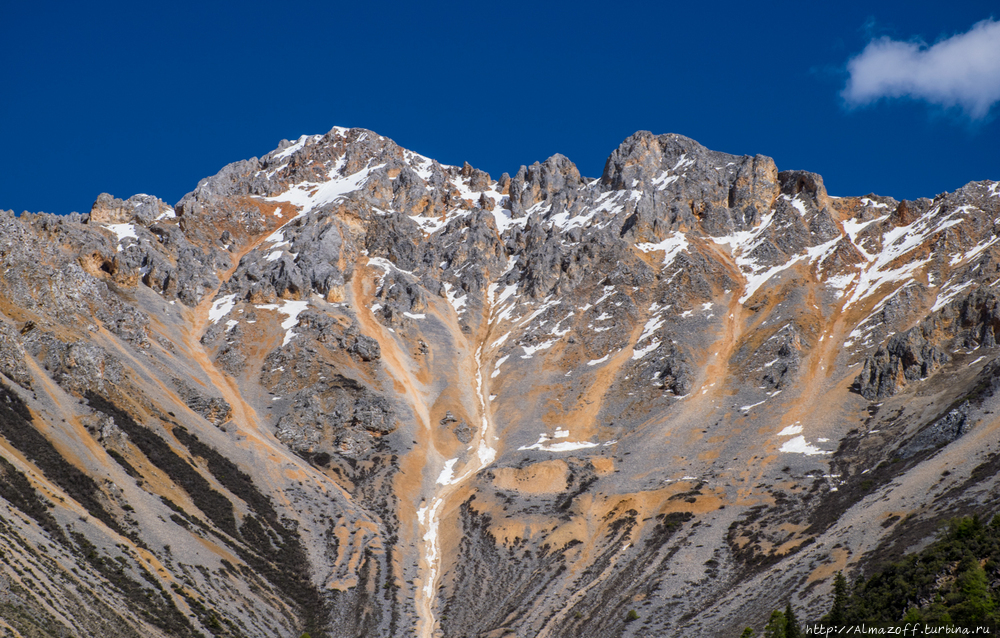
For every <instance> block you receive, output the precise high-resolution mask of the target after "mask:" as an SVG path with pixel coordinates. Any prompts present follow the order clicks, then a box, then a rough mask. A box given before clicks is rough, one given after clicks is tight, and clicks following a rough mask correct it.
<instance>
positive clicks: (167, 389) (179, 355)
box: [0, 128, 1000, 638]
mask: <svg viewBox="0 0 1000 638" xmlns="http://www.w3.org/2000/svg"><path fill="white" fill-rule="evenodd" d="M998 238H1000V184H998V183H997V182H991V181H983V182H972V183H969V184H968V185H966V186H964V187H962V188H960V189H958V190H957V191H955V192H953V193H945V194H941V195H938V196H937V197H935V198H934V199H918V200H915V201H896V200H894V199H892V198H889V197H880V196H876V195H868V196H865V197H834V196H831V195H829V194H828V193H827V192H826V189H825V187H824V185H823V180H822V179H821V178H820V176H818V175H815V174H813V173H808V172H804V171H779V170H778V168H777V167H776V166H775V164H774V162H773V161H772V160H771V159H770V158H767V157H764V156H760V155H758V156H756V157H749V156H734V155H728V154H725V153H719V152H714V151H710V150H708V149H706V148H704V147H702V146H701V145H699V144H698V143H697V142H694V141H693V140H690V139H688V138H685V137H682V136H679V135H660V136H656V135H653V134H651V133H647V132H640V133H636V134H635V135H633V136H631V137H630V138H628V139H627V140H625V141H624V142H623V143H622V144H621V146H619V147H618V148H617V149H616V150H615V151H614V152H612V154H611V155H610V157H609V158H608V161H607V164H606V166H605V169H604V172H603V174H602V175H600V176H599V177H596V178H588V177H584V176H582V175H580V173H579V171H578V170H577V168H576V166H575V165H574V164H573V163H572V162H571V161H569V160H568V159H567V158H565V157H563V156H561V155H556V156H553V157H551V158H549V159H548V160H546V161H545V162H543V163H536V164H534V165H532V166H529V167H524V166H522V167H521V168H520V170H518V171H517V172H516V173H515V174H514V175H513V176H510V175H507V174H504V175H502V176H500V177H499V179H494V178H493V177H492V176H490V175H488V174H487V173H485V172H483V171H481V170H478V169H475V168H473V167H472V166H470V165H468V164H466V165H464V166H462V167H455V166H444V165H441V164H439V163H438V162H436V161H434V160H432V159H429V158H426V157H423V156H421V155H419V154H417V153H414V152H412V151H409V150H407V149H403V148H400V147H399V146H397V145H396V144H395V143H393V142H392V141H391V140H389V139H386V138H384V137H381V136H379V135H378V134H376V133H374V132H372V131H367V130H363V129H343V128H334V129H333V130H332V131H330V132H329V133H327V134H325V135H312V136H303V137H301V138H299V139H298V140H297V141H295V142H287V141H283V142H282V143H281V144H280V145H279V146H278V148H277V149H276V150H274V151H272V152H270V153H268V154H267V155H264V156H263V157H262V158H254V159H250V160H246V161H240V162H236V163H234V164H230V165H229V166H226V167H225V168H223V169H222V170H221V171H220V172H219V173H218V174H217V175H215V176H213V177H209V178H207V179H204V180H202V181H201V182H200V183H199V184H198V185H197V187H196V188H195V189H194V190H193V191H192V192H191V193H189V194H187V195H185V196H184V198H182V199H181V201H180V202H177V203H176V204H175V205H173V206H170V205H168V204H166V203H164V202H162V201H160V200H159V199H157V198H156V197H153V196H150V195H135V196H133V197H130V198H129V199H126V200H121V199H117V198H115V197H113V196H111V195H107V194H102V195H101V196H100V197H98V199H97V201H96V202H95V203H94V206H93V208H92V210H91V211H90V212H89V213H88V214H83V215H81V214H71V215H68V216H54V215H47V214H30V213H23V214H21V215H19V216H17V215H14V214H13V213H12V212H0V265H2V275H0V538H2V543H0V551H2V554H3V559H4V560H3V561H2V563H0V627H2V628H3V630H4V631H7V632H8V634H9V635H14V636H24V637H29V636H43V635H51V636H65V637H69V636H77V637H80V638H84V637H88V636H108V637H133V636H135V637H138V636H143V637H145V636H154V637H155V636H192V637H193V636H206V637H207V636H220V637H221V636H227V637H229V636H232V637H236V636H240V637H247V638H250V637H258V636H259V637H265V636H267V637H273V636H283V637H290V638H298V637H299V636H301V635H302V634H304V633H308V634H309V635H310V636H311V637H312V638H321V637H324V636H326V637H329V638H334V637H337V638H340V637H344V638H347V637H352V638H353V637H362V636H418V637H420V638H431V637H435V636H441V637H454V638H459V637H472V636H484V637H490V638H498V637H501V636H537V637H539V638H546V637H548V638H558V637H563V636H580V637H584V638H598V637H602V638H603V637H607V636H660V635H664V636H666V635H680V636H707V635H717V636H730V635H731V636H739V635H740V633H741V632H742V631H743V628H744V627H746V626H747V625H753V626H763V624H764V623H765V622H767V620H768V618H769V616H770V614H771V612H772V610H774V609H782V608H785V605H786V603H791V605H793V606H794V608H795V610H796V613H797V614H799V617H800V618H812V617H818V616H819V615H820V614H822V613H823V611H822V610H825V609H827V608H828V607H829V605H830V601H831V600H832V595H833V589H834V581H835V575H836V574H837V573H838V572H842V573H845V574H849V575H850V576H851V579H852V580H861V579H864V578H866V577H868V576H870V575H871V574H873V573H875V572H873V571H872V570H873V569H874V568H875V566H876V565H879V564H883V563H885V562H887V561H889V562H891V561H894V560H902V559H903V557H904V556H905V555H907V554H909V553H912V552H914V551H916V550H919V549H920V548H922V547H925V546H926V545H927V543H929V542H930V541H931V540H932V539H933V537H934V530H936V529H937V528H938V526H940V525H941V524H942V523H943V522H944V521H947V520H952V519H953V518H955V517H958V516H966V515H974V514H980V515H982V516H983V517H986V516H987V514H991V513H992V512H994V511H995V510H996V509H997V507H996V502H995V498H994V496H993V495H995V494H997V493H998V485H997V482H998V478H1000V455H998V452H1000V437H998V436H997V429H998V427H1000V416H998V409H1000V397H998V396H997V389H998V388H1000V358H998V354H1000V350H998V344H997V338H998V334H1000V294H998V292H997V289H996V287H995V286H996V285H997V284H998V283H1000V245H998V244H997V242H998ZM990 529H993V528H990ZM967 562H968V561H967ZM935 565H937V567H938V568H940V569H941V570H944V571H947V570H948V569H952V568H953V567H954V565H952V564H951V563H948V562H941V563H940V565H938V564H937V563H935ZM966 567H968V570H966V571H969V570H971V571H970V573H971V572H972V571H975V569H973V568H972V566H971V563H970V565H966ZM993 567H994V566H993V565H992V564H991V565H990V567H989V569H992V568H993ZM952 571H954V569H952ZM949 573H951V572H949ZM962 573H964V572H962ZM925 576H926V579H925V580H927V582H928V583H930V582H932V581H933V579H934V578H937V577H938V576H942V577H947V574H943V575H935V574H930V573H928V574H925ZM979 576H980V575H979V572H976V574H975V577H976V578H979ZM969 578H972V576H970V577H969ZM865 582H871V581H865ZM922 582H923V581H922ZM977 582H978V581H977ZM876 586H878V587H882V585H879V584H878V583H875V584H873V585H870V586H869V587H876ZM871 591H872V592H876V590H875V589H872V590H871ZM881 591H882V590H878V592H881ZM886 591H889V590H886ZM922 591H923V590H920V591H917V590H914V591H913V592H912V594H913V595H912V596H910V598H908V599H907V600H908V601H910V602H913V601H916V602H914V603H913V605H917V606H918V607H919V605H918V603H919V601H920V596H922V595H923V594H921V593H920V592H922ZM928 591H929V590H928ZM873 595H875V594H874V593H873ZM877 595H878V596H883V594H882V593H877ZM911 598H912V600H910V599H911ZM933 602H934V601H933V600H932V601H930V602H929V603H928V605H931V604H932V603H933ZM858 604H859V605H860V603H858ZM913 605H911V607H912V606H913ZM852 609H860V607H855V608H852ZM809 610H813V611H809ZM898 611H899V612H900V613H901V614H905V613H921V614H925V616H926V617H935V618H936V617H938V616H940V614H941V613H943V611H942V610H941V609H937V608H934V609H931V607H930V606H928V607H927V609H923V610H922V611H921V609H917V611H916V612H911V611H910V608H909V607H907V608H906V609H904V608H903V607H900V609H899V610H898ZM859 613H860V612H859ZM935 614H937V616H935ZM890 620H891V619H890Z"/></svg>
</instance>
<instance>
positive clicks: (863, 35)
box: [0, 0, 1000, 213]
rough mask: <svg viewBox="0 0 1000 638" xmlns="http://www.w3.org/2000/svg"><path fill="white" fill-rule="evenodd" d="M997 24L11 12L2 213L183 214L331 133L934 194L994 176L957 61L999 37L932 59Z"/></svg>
mask: <svg viewBox="0 0 1000 638" xmlns="http://www.w3.org/2000/svg"><path fill="white" fill-rule="evenodd" d="M814 5H815V6H814ZM998 12H1000V7H997V5H996V4H995V3H990V2H961V3H941V2H915V1H908V2H838V3H823V4H821V3H809V2H801V1H795V2H758V3H751V2H745V1H741V2H727V1H722V0H720V1H718V2H714V3H693V2H684V3H672V2H629V1H627V0H622V1H619V2H603V3H588V2H576V3H545V2H538V1H537V0H536V1H535V2H507V3H497V4H492V3H475V2H438V3H434V2H425V3H398V4H397V3H379V4H376V3H359V2H352V3H340V2H292V3H285V4H283V5H282V4H279V3H273V2H270V3H262V2H254V1H249V0H248V1H246V2H242V3H231V4H221V3H210V2H204V3H190V2H185V1H177V2H170V3H166V2H163V3H159V2H146V3H134V2H129V3H124V2H122V3H113V2H105V3H74V4H70V3H61V2H60V3H54V2H44V1H38V2H33V3H5V5H4V7H3V8H2V9H0V42H2V43H3V46H2V48H0V88H2V98H0V144H2V147H3V153H2V155H0V209H14V210H15V211H17V212H20V211H21V210H30V211H47V212H55V213H67V212H69V211H71V210H78V211H81V212H85V211H88V210H89V209H90V205H91V204H92V202H93V201H94V199H95V198H96V196H97V195H98V193H100V192H102V191H107V192H110V193H112V194H114V195H116V196H119V197H128V196H130V195H132V194H134V193H137V192H145V193H149V194H153V195H156V196H158V197H161V198H163V199H164V200H166V201H167V202H168V203H171V204H172V203H175V202H176V201H177V200H178V199H179V198H180V197H181V196H182V195H184V193H186V192H188V191H190V190H191V189H193V188H194V187H195V185H196V184H197V182H198V180H199V179H201V178H203V177H207V176H209V175H212V174H214V173H215V172H217V171H218V170H219V169H220V168H221V167H222V166H223V165H225V164H227V163H229V162H232V161H236V160H239V159H245V158H249V157H252V156H260V155H263V154H264V153H267V152H268V151H270V150H272V149H273V148H274V147H275V146H276V145H277V144H278V142H279V141H280V140H281V139H282V138H288V139H294V138H296V137H298V136H299V135H301V134H305V133H324V132H326V131H328V130H329V129H330V128H331V127H333V126H334V125H339V126H359V127H364V128H369V129H372V130H375V131H377V132H378V133H380V134H382V135H386V136H388V137H391V138H393V139H394V140H396V141H397V142H398V143H400V144H401V145H403V146H405V147H407V148H410V149H412V150H415V151H417V152H420V153H423V154H424V155H428V156H430V157H434V158H435V159H438V160H439V161H441V162H444V163H449V164H461V163H462V162H463V161H468V162H470V163H471V164H473V165H474V166H477V167H479V168H482V169H484V170H487V171H489V172H490V174H491V175H493V176H494V177H497V176H499V174H500V173H501V172H504V171H507V172H510V173H514V172H515V171H516V170H517V168H518V166H520V165H521V164H530V163H532V162H535V161H540V160H544V159H545V158H546V157H548V156H550V155H552V154H553V153H557V152H558V153H563V154H564V155H567V156H568V157H569V158H570V159H572V160H573V161H575V162H576V163H577V165H578V166H579V167H580V170H581V172H582V173H584V174H585V175H588V176H593V177H597V176H599V175H600V173H601V170H602V169H603V166H604V161H605V159H606V158H607V156H608V154H609V153H610V152H611V151H612V150H613V149H614V148H615V147H616V146H617V145H618V144H619V143H620V142H621V141H622V140H623V139H624V138H625V137H627V136H628V135H630V134H631V133H633V132H635V131H636V130H642V129H645V130H651V131H653V132H655V133H667V132H673V133H681V134H683V135H687V136H689V137H692V138H694V139H696V140H698V141H699V142H701V143H702V144H704V145H705V146H708V147H709V148H712V149H715V150H720V151H726V152H729V153H735V154H751V155H752V154H756V153H762V154H765V155H770V156H772V157H774V158H775V161H776V162H777V164H778V167H779V168H780V169H793V168H794V169H805V170H811V171H814V172H817V173H820V174H821V175H823V177H824V179H825V180H826V184H827V188H828V189H829V191H830V193H831V194H834V195H864V194H867V193H869V192H875V193H878V194H884V195H892V196H894V197H897V198H915V197H919V196H931V197H933V196H934V195H935V194H937V193H939V192H942V191H945V190H954V189H955V188H958V187H959V186H961V185H963V184H965V183H966V182H969V181H972V180H979V179H1000V152H998V150H997V149H1000V124H998V122H997V118H996V117H995V116H996V114H997V113H998V112H1000V105H995V102H996V100H993V98H992V95H993V93H991V91H992V88H994V87H993V84H991V83H996V87H997V90H998V91H1000V74H997V73H994V71H993V70H991V69H990V68H987V69H985V70H984V69H982V68H980V67H981V66H982V65H980V66H979V67H977V66H976V65H974V64H973V65H972V66H971V67H969V65H968V64H965V63H964V62H963V59H962V58H963V56H967V55H973V56H974V55H977V51H978V55H986V58H987V59H989V58H990V52H989V51H990V50H989V47H991V46H994V45H995V44H996V42H995V41H994V40H993V39H991V38H992V31H991V32H989V33H987V32H985V31H984V32H983V36H982V37H981V38H979V40H977V42H979V44H976V43H973V42H972V39H971V38H966V39H965V40H963V42H965V43H967V44H968V46H965V45H963V46H944V47H935V46H934V45H935V44H937V43H939V42H940V41H942V40H944V39H947V38H949V37H952V36H955V35H956V34H966V33H967V32H969V31H970V29H972V28H973V25H976V24H977V23H980V22H981V21H983V20H987V19H990V18H993V17H995V18H997V19H1000V14H998V15H994V13H998ZM991 24H992V23H991ZM873 41H874V43H875V44H872V42H873ZM953 42H958V41H957V40H956V41H953ZM945 44H946V45H947V44H948V43H945ZM870 45H871V46H870ZM977 46H978V47H980V48H979V49H977V48H976V47H977ZM866 47H868V48H867V49H866ZM982 47H986V53H985V54H983V50H982ZM863 51H864V52H865V55H864V56H862V57H861V58H858V62H856V63H855V68H853V69H852V73H851V75H849V73H848V63H849V61H850V60H852V59H855V58H857V56H859V55H860V54H861V53H862V52H863ZM995 51H996V49H994V52H995ZM939 54H940V55H939ZM894 56H895V57H894ZM993 58H995V59H997V60H1000V55H993ZM963 64H964V66H963ZM987 66H989V65H987ZM904 67H905V68H904ZM977 73H979V74H980V75H976V74H977ZM984 74H985V75H984ZM967 76H968V77H967ZM980 76H982V77H980ZM994 76H996V77H994ZM849 78H851V79H852V80H854V82H855V84H854V85H853V88H852V89H851V90H849V91H848V92H847V93H845V92H844V90H845V87H847V86H848V79H849ZM955 78H966V79H965V80H964V81H965V84H964V85H961V86H951V84H954V83H955V82H954V81H953V80H955ZM949 82H950V83H951V84H949ZM884 96H890V97H884ZM892 96H897V97H892ZM848 99H851V100H853V102H848V101H847V100H848ZM998 99H1000V97H998ZM984 104H985V105H986V107H985V108H986V110H985V113H984V112H983V108H984V106H983V105H984Z"/></svg>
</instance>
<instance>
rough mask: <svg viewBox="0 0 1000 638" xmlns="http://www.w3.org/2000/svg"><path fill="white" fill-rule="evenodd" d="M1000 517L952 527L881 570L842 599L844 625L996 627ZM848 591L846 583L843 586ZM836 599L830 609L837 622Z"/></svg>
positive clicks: (954, 523) (960, 522)
mask: <svg viewBox="0 0 1000 638" xmlns="http://www.w3.org/2000/svg"><path fill="white" fill-rule="evenodd" d="M998 576H1000V516H995V517H993V520H992V521H991V522H990V524H989V525H984V524H983V523H982V522H981V521H980V519H979V518H978V517H971V518H970V517H966V518H962V519H958V520H955V521H952V522H951V523H949V525H948V527H947V529H946V531H945V533H944V535H943V536H942V538H941V539H940V540H938V541H937V542H935V543H934V544H932V545H930V546H929V547H927V548H926V549H924V550H923V551H921V552H920V553H919V554H915V555H913V556H909V557H907V558H905V559H903V560H901V561H899V562H896V563H892V564H890V565H887V566H886V567H884V568H882V569H881V570H879V571H878V572H877V573H875V574H874V575H873V576H871V577H870V578H869V579H868V580H867V581H862V582H859V583H857V584H856V585H855V587H854V591H853V592H852V593H851V595H850V596H844V601H843V603H842V605H841V609H842V610H843V614H844V616H843V617H844V622H845V623H846V624H854V623H859V622H867V623H869V624H875V623H878V624H885V625H889V624H898V623H900V622H901V621H903V620H905V621H906V622H921V623H925V624H930V625H957V626H963V627H969V626H985V625H990V626H996V625H997V624H1000V613H998V610H997V605H996V601H997V599H998V596H1000V591H998V589H1000V587H998V588H997V589H994V588H991V587H990V582H991V581H992V582H994V583H996V582H997V578H998ZM844 588H845V590H846V583H845V587H844ZM836 604H837V600H836V597H835V600H834V607H835V608H834V609H832V610H831V618H830V620H831V623H832V621H833V620H834V618H833V612H834V611H835V610H836Z"/></svg>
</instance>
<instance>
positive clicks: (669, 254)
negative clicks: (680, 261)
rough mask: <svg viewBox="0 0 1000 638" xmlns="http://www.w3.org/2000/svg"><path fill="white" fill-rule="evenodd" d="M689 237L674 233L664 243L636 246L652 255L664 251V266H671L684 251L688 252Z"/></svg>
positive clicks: (645, 243)
mask: <svg viewBox="0 0 1000 638" xmlns="http://www.w3.org/2000/svg"><path fill="white" fill-rule="evenodd" d="M688 245H689V244H688V241H687V237H685V236H684V233H681V232H674V233H672V234H671V236H670V237H667V238H666V239H664V240H663V241H661V242H659V243H656V244H652V243H648V242H644V243H641V244H636V245H635V247H636V248H638V249H639V250H641V251H642V252H644V253H651V252H656V251H660V250H662V251H663V265H664V266H669V265H670V263H671V262H672V261H673V260H674V258H675V257H677V255H678V254H680V252H681V251H682V250H687V248H688Z"/></svg>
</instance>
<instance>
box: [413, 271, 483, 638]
mask: <svg viewBox="0 0 1000 638" xmlns="http://www.w3.org/2000/svg"><path fill="white" fill-rule="evenodd" d="M494 292H495V289H494V287H493V286H490V288H489V292H488V293H487V300H486V302H487V308H486V312H487V326H486V331H485V334H484V335H483V337H482V340H481V342H480V345H479V347H478V348H477V349H476V360H475V363H476V395H477V396H478V397H479V411H480V415H481V423H480V427H479V436H477V437H476V440H475V443H473V445H472V446H471V447H469V449H468V451H469V460H468V461H467V462H466V464H465V465H464V466H463V467H462V469H461V472H460V473H458V474H455V473H454V472H453V465H454V462H455V461H454V460H451V461H448V462H446V463H445V466H444V467H443V468H442V470H441V474H440V475H439V477H438V479H437V482H436V483H435V486H434V496H433V497H432V498H431V499H430V502H429V503H428V502H427V501H424V502H422V503H421V507H420V509H418V510H417V520H418V522H419V524H420V531H421V532H422V534H423V535H422V540H423V561H422V563H423V564H424V565H425V569H426V572H425V575H424V577H423V581H422V582H423V587H422V588H421V589H420V590H419V591H418V592H417V605H416V607H417V614H418V616H419V619H420V622H419V624H418V634H417V635H418V636H419V637H420V638H434V636H436V635H439V633H440V632H439V631H438V626H437V625H438V621H437V619H436V617H435V615H434V607H435V603H436V602H437V586H438V577H439V576H440V572H441V552H440V545H439V542H438V528H439V526H440V523H441V519H440V516H441V512H442V511H443V506H444V505H445V503H447V502H448V500H449V498H450V497H451V496H452V495H453V494H454V493H455V492H457V491H458V490H459V489H460V488H461V487H462V486H463V485H464V484H465V483H466V482H467V481H468V480H469V479H471V478H472V477H473V476H475V475H476V474H477V473H478V472H479V471H480V470H482V469H483V468H485V467H486V466H488V465H489V464H490V463H492V462H493V461H494V459H496V455H497V451H496V448H494V447H493V446H492V445H490V440H491V438H492V439H494V440H495V438H496V437H495V436H494V434H493V430H492V429H491V427H490V423H491V422H490V414H489V390H488V389H487V388H486V387H485V386H484V382H483V345H482V344H484V343H488V340H489V337H490V335H491V334H492V332H493V322H494V321H495V319H496V318H495V317H494V312H493V308H494Z"/></svg>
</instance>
